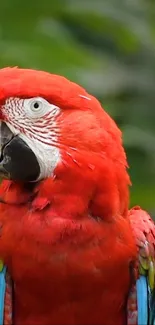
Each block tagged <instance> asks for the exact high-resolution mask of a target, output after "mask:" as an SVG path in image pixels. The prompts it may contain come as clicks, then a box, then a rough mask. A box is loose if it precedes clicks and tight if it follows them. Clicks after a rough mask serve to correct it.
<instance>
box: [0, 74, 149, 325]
mask: <svg viewBox="0 0 155 325" xmlns="http://www.w3.org/2000/svg"><path fill="white" fill-rule="evenodd" d="M0 121H1V131H0V138H1V161H0V174H1V175H3V177H4V178H5V180H4V181H3V182H2V184H1V186H0V202H1V203H0V257H1V259H2V261H3V262H4V265H6V267H7V269H6V267H3V266H2V267H1V273H0V302H1V304H0V306H1V309H0V317H1V324H2V323H3V322H4V324H12V322H13V324H14V325H32V324H33V325H114V324H116V325H125V324H128V325H131V324H135V325H137V324H138V325H141V324H144V325H146V324H151V325H152V324H153V322H154V308H155V304H154V302H155V299H154V287H155V285H154V253H155V227H154V223H153V221H152V220H151V218H150V217H149V215H148V214H147V213H146V212H145V211H143V210H141V209H140V208H139V207H135V208H133V209H132V210H128V203H129V185H130V179H129V176H128V173H127V161H126V155H125V152H124V149H123V146H122V138H121V132H120V130H119V129H118V127H117V126H116V124H115V122H114V121H113V120H112V119H111V118H110V117H109V115H108V114H107V113H106V112H105V111H104V110H103V109H102V107H101V105H100V103H99V102H98V101H97V99H95V98H94V97H93V96H91V95H90V94H88V93H87V92H86V90H84V89H83V88H82V87H80V86H79V85H77V84H75V83H73V82H71V81H69V80H67V79H65V78H64V77H61V76H57V75H52V74H49V73H47V72H43V71H34V70H26V69H19V68H5V69H1V70H0ZM6 272H7V273H6ZM9 274H10V276H11V279H12V280H13V284H11V282H10V278H9ZM11 290H12V292H11ZM11 299H12V301H11ZM11 308H13V313H12V311H11Z"/></svg>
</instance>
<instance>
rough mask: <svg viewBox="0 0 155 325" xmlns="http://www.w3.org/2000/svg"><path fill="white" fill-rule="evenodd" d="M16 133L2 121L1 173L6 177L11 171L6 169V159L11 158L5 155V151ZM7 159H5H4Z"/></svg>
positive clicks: (0, 136)
mask: <svg viewBox="0 0 155 325" xmlns="http://www.w3.org/2000/svg"><path fill="white" fill-rule="evenodd" d="M13 137H14V135H13V133H12V132H11V131H10V129H9V128H8V126H7V125H6V124H5V123H4V122H1V123H0V175H1V176H2V177H3V176H4V177H5V178H9V176H10V175H9V173H8V171H7V170H6V169H5V167H4V166H5V165H6V159H9V157H7V156H3V151H4V148H5V146H6V145H7V144H8V143H9V142H10V141H11V140H12V139H13ZM4 160H5V161H4Z"/></svg>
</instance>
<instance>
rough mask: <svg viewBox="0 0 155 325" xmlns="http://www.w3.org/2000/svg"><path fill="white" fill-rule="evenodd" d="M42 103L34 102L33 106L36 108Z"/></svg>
mask: <svg viewBox="0 0 155 325" xmlns="http://www.w3.org/2000/svg"><path fill="white" fill-rule="evenodd" d="M39 104H40V103H38V102H35V103H34V104H33V108H34V109H35V110H36V109H37V108H39V106H40V105H39Z"/></svg>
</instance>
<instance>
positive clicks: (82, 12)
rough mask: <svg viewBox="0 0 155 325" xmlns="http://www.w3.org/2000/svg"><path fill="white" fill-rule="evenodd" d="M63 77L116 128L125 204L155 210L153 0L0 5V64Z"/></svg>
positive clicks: (9, 0) (29, 0)
mask: <svg viewBox="0 0 155 325" xmlns="http://www.w3.org/2000/svg"><path fill="white" fill-rule="evenodd" d="M14 65H17V66H20V67H32V68H37V69H38V68H39V69H44V70H48V71H51V72H53V73H57V74H61V75H65V76H66V77H68V78H70V79H72V80H74V81H76V82H78V83H80V84H81V85H83V86H84V87H85V88H86V89H87V90H88V91H89V92H91V93H93V94H94V95H95V96H97V97H98V99H99V100H100V101H101V102H102V104H103V105H104V107H105V108H106V110H107V111H108V112H109V113H110V114H111V115H112V116H113V117H114V119H115V120H116V122H117V123H118V125H119V126H120V127H121V129H122V130H123V134H124V144H125V147H126V151H127V155H128V161H129V165H130V175H131V178H132V182H133V187H132V188H131V204H132V205H133V204H141V205H142V206H143V207H144V208H147V209H148V210H149V211H150V212H152V214H153V213H155V200H154V196H155V109H154V105H155V2H154V0H152V1H151V0H56V1H54V0H53V1H52V0H38V1H34V0H26V1H20V0H5V1H2V0H1V10H0V67H3V66H14Z"/></svg>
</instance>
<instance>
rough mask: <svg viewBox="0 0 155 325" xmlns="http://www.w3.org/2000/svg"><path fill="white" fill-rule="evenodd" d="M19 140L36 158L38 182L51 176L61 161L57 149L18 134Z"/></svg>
mask: <svg viewBox="0 0 155 325" xmlns="http://www.w3.org/2000/svg"><path fill="white" fill-rule="evenodd" d="M20 138H21V139H22V140H23V141H25V142H26V143H27V145H28V146H29V147H30V148H31V150H32V151H33V152H34V154H35V156H36V157H37V160H38V163H39V166H40V176H39V178H38V180H41V179H44V178H47V177H49V176H52V174H53V171H54V169H55V168H56V166H57V164H58V162H59V161H60V160H61V157H60V151H59V149H58V148H57V147H54V146H52V145H48V144H45V143H42V142H41V141H38V140H36V139H31V138H28V137H27V136H26V135H25V134H20Z"/></svg>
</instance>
